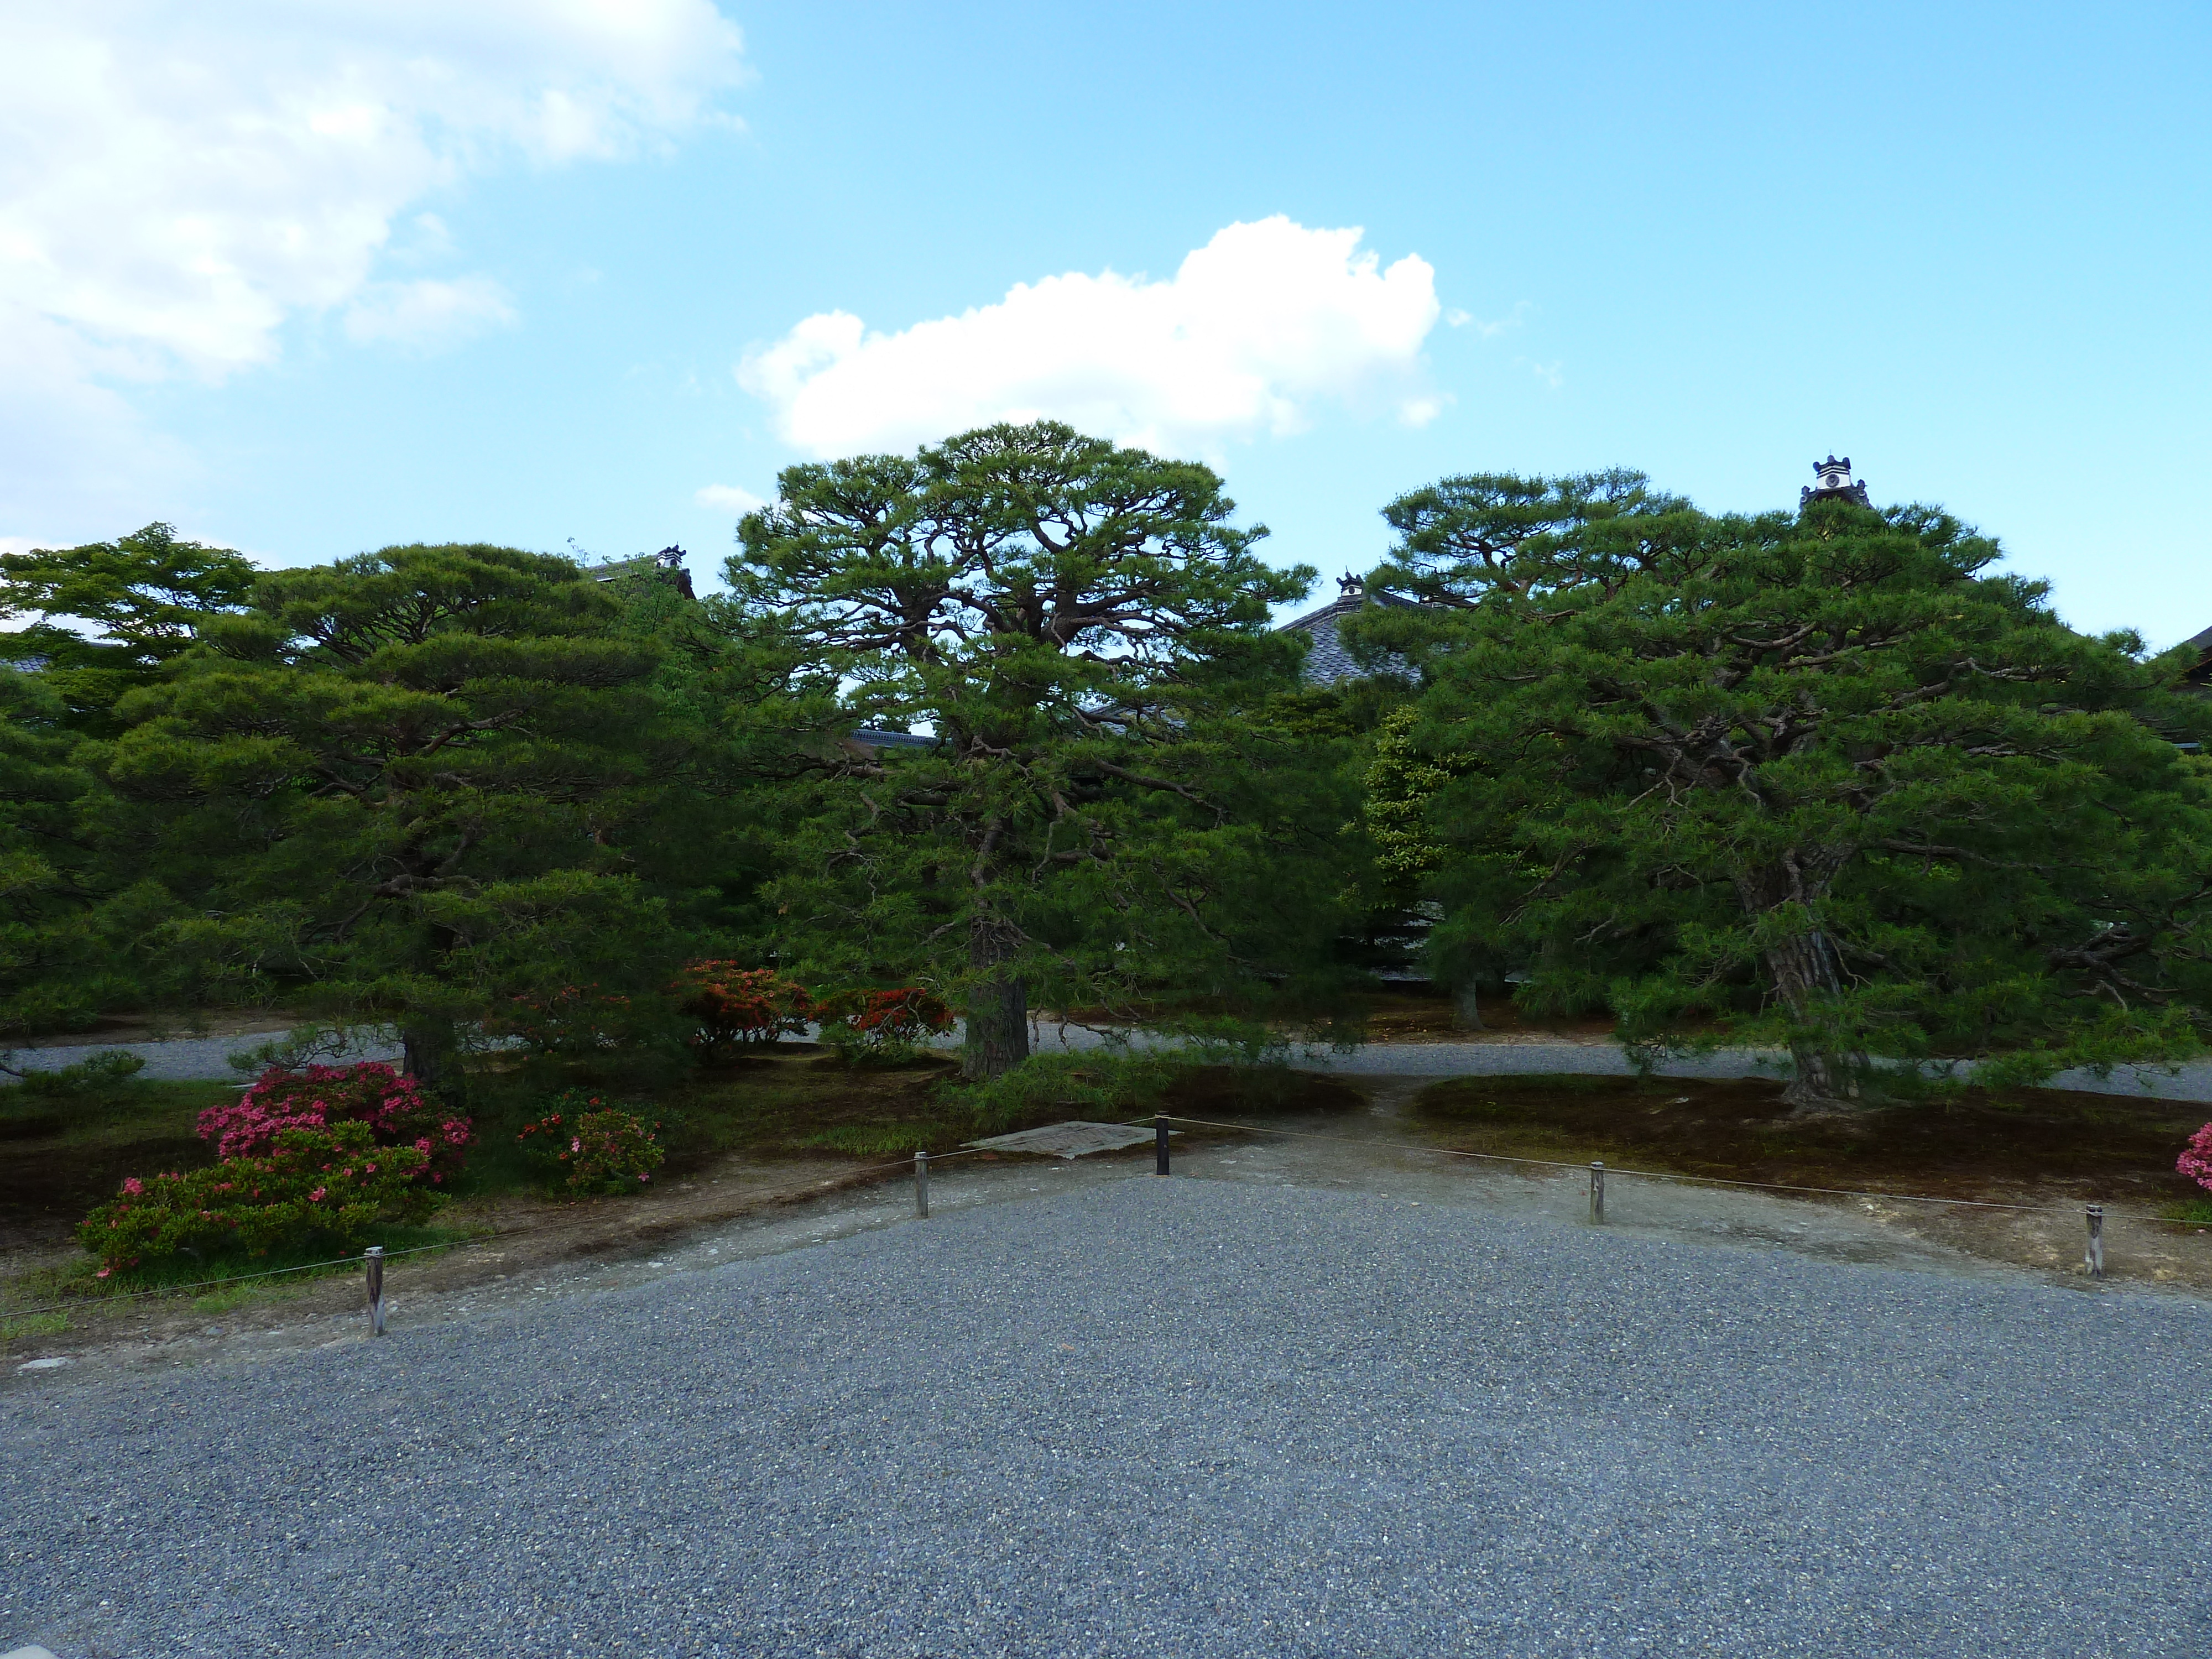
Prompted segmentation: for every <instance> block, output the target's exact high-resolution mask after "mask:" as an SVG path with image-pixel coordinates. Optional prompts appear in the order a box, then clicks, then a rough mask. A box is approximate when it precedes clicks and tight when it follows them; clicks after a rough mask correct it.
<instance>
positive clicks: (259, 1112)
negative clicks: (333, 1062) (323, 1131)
mask: <svg viewBox="0 0 2212 1659" xmlns="http://www.w3.org/2000/svg"><path fill="white" fill-rule="evenodd" d="M337 1123H364V1124H367V1125H368V1130H369V1133H370V1135H371V1136H372V1137H373V1138H374V1140H375V1142H376V1144H377V1145H378V1146H412V1147H414V1148H415V1150H416V1151H417V1152H421V1153H422V1156H423V1159H424V1163H423V1178H424V1179H425V1180H427V1181H428V1182H430V1184H431V1185H433V1186H442V1185H444V1184H445V1182H446V1180H447V1177H448V1176H453V1175H456V1174H459V1171H460V1168H461V1151H462V1149H463V1148H464V1147H465V1146H467V1145H468V1144H469V1142H470V1140H471V1139H473V1134H472V1132H471V1126H470V1123H469V1120H468V1119H466V1118H465V1117H455V1116H453V1115H451V1114H449V1113H447V1112H445V1111H442V1110H441V1109H439V1108H438V1107H437V1106H436V1105H435V1104H433V1103H431V1102H429V1101H427V1100H425V1099H423V1098H422V1091H421V1090H420V1089H419V1088H418V1087H416V1082H415V1079H413V1078H411V1077H405V1076H403V1075H401V1074H400V1073H398V1072H395V1071H393V1070H392V1067H391V1066H387V1065H386V1064H385V1063H384V1062H383V1061H382V1060H363V1061H362V1062H361V1063H359V1064H358V1065H354V1066H308V1067H307V1068H306V1069H305V1070H303V1071H298V1072H292V1071H287V1070H285V1069H284V1068H283V1066H271V1067H270V1069H269V1070H268V1071H265V1072H264V1073H262V1074H261V1076H260V1077H259V1079H257V1080H256V1081H255V1083H254V1085H253V1086H252V1088H250V1089H248V1090H246V1092H245V1093H243V1094H241V1095H240V1097H238V1098H237V1100H235V1101H234V1102H230V1103H226V1104H224V1105H221V1106H210V1107H209V1108H208V1109H207V1110H205V1111H204V1112H202V1113H201V1114H200V1120H199V1131H200V1139H203V1140H212V1141H214V1142H215V1149H216V1156H217V1157H219V1158H242V1157H250V1156H252V1155H254V1154H256V1153H261V1152H268V1151H269V1150H270V1148H271V1147H273V1146H275V1145H276V1137H277V1136H278V1135H280V1134H282V1133H283V1132H284V1131H285V1130H287V1129H320V1128H323V1127H326V1126H328V1125H331V1124H337Z"/></svg>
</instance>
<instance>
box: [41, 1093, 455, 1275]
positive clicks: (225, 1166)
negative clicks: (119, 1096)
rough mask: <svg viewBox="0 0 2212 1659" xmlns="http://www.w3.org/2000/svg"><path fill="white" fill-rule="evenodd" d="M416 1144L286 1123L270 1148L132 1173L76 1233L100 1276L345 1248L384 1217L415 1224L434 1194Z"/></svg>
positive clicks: (342, 1127)
mask: <svg viewBox="0 0 2212 1659" xmlns="http://www.w3.org/2000/svg"><path fill="white" fill-rule="evenodd" d="M427 1162H428V1158H427V1156H426V1155H425V1154H424V1153H422V1152H417V1151H416V1149H415V1148H413V1147H412V1146H376V1145H375V1144H374V1141H373V1140H372V1139H371V1138H370V1134H369V1128H368V1125H367V1124H366V1123H360V1122H346V1123H336V1124H332V1125H331V1126H330V1127H328V1128H326V1129H319V1130H316V1129H287V1130H285V1131H284V1132H283V1133H281V1134H279V1135H278V1136H277V1137H276V1149H275V1150H274V1151H273V1152H269V1153H266V1154H264V1155H263V1156H260V1157H257V1158H226V1159H225V1160H223V1161H222V1163H220V1164H215V1165H213V1166H212V1167H210V1168H207V1169H202V1170H190V1171H187V1172H185V1173H183V1174H168V1175H159V1176H154V1177H153V1179H151V1180H150V1181H142V1180H140V1179H138V1178H137V1177H135V1176H134V1177H133V1178H131V1180H128V1181H126V1182H124V1183H123V1191H122V1193H121V1194H119V1195H118V1197H117V1198H116V1199H115V1200H113V1201H112V1202H111V1203H107V1204H103V1205H102V1206H100V1208H98V1209H96V1210H94V1212H92V1213H91V1214H90V1215H89V1216H88V1217H86V1218H85V1220H84V1223H83V1225H82V1226H81V1227H80V1228H79V1229H78V1230H77V1236H78V1237H79V1239H80V1240H81V1241H82V1243H83V1244H84V1247H85V1249H88V1250H90V1251H91V1252H92V1253H93V1254H94V1255H97V1256H98V1257H99V1258H100V1264H101V1266H100V1276H101V1277H103V1278H105V1277H106V1276H107V1275H108V1274H109V1273H113V1272H115V1271H117V1270H118V1269H121V1268H126V1267H137V1266H139V1265H140V1264H141V1263H144V1262H149V1261H159V1260H161V1259H162V1258H165V1257H169V1256H173V1255H180V1254H181V1255H191V1256H193V1257H194V1258H196V1259H200V1258H205V1257H211V1256H217V1255H234V1254H243V1255H266V1254H268V1253H269V1252H270V1250H272V1249H301V1248H304V1247H307V1246H308V1245H318V1246H322V1247H325V1248H327V1249H333V1250H340V1251H345V1250H351V1249H355V1248H356V1246H357V1245H359V1244H360V1243H362V1241H363V1240H365V1239H366V1238H367V1237H368V1236H369V1234H370V1231H371V1230H372V1229H374V1227H375V1226H377V1225H379V1224H380V1223H384V1222H417V1221H421V1220H422V1218H425V1217H426V1216H428V1214H429V1213H430V1212H431V1210H432V1209H434V1208H435V1206H436V1205H437V1202H438V1200H437V1197H436V1195H435V1194H433V1193H432V1192H430V1191H429V1189H428V1188H425V1187H422V1186H421V1185H420V1184H418V1183H417V1182H416V1180H415V1176H416V1173H417V1172H418V1171H419V1170H421V1169H422V1166H423V1165H424V1164H426V1163H427Z"/></svg>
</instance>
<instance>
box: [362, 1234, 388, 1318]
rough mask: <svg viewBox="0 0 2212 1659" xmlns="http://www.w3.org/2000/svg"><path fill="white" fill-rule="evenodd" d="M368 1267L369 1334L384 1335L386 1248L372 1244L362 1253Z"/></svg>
mask: <svg viewBox="0 0 2212 1659" xmlns="http://www.w3.org/2000/svg"><path fill="white" fill-rule="evenodd" d="M362 1261H365V1262H366V1263H367V1264H368V1334H370V1335H371V1336H382V1335H383V1334H384V1246H383V1245H381V1244H372V1245H370V1246H369V1247H368V1249H366V1250H364V1251H362Z"/></svg>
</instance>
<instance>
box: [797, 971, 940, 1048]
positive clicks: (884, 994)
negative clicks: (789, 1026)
mask: <svg viewBox="0 0 2212 1659" xmlns="http://www.w3.org/2000/svg"><path fill="white" fill-rule="evenodd" d="M822 1012H823V1030H822V1036H823V1041H824V1042H829V1043H831V1044H832V1045H834V1046H837V1047H850V1048H858V1049H860V1051H862V1052H863V1053H866V1054H872V1055H876V1056H878V1057H889V1056H893V1055H905V1054H911V1053H912V1052H913V1051H914V1050H915V1048H918V1047H920V1045H921V1043H922V1042H924V1041H925V1040H926V1039H927V1038H929V1037H932V1036H936V1035H937V1034H938V1033H939V1032H942V1031H949V1030H951V1029H952V1024H953V1013H952V1010H951V1009H950V1008H948V1007H946V1006H945V1004H944V1002H943V1001H942V1000H939V999H938V998H937V997H934V996H932V995H931V994H929V993H928V992H927V991H925V990H923V989H921V987H919V986H914V985H909V986H907V987H904V988H903V989H901V990H896V991H848V992H847V993H845V994H843V995H842V996H839V997H835V998H833V999H831V1000H830V1001H829V1003H827V1004H825V1005H824V1006H823V1011H822ZM833 1022H834V1023H833Z"/></svg>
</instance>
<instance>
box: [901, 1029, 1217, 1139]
mask: <svg viewBox="0 0 2212 1659" xmlns="http://www.w3.org/2000/svg"><path fill="white" fill-rule="evenodd" d="M1193 1064H1194V1062H1193V1061H1192V1060H1191V1059H1190V1058H1188V1056H1185V1055H1182V1054H1175V1053H1172V1052H1163V1051H1159V1050H1137V1051H1127V1050H1125V1051H1122V1052H1120V1053H1114V1052H1110V1051H1109V1052H1101V1051H1099V1050H1097V1049H1092V1050H1090V1051H1088V1052H1086V1053H1083V1054H1031V1055H1030V1057H1029V1058H1028V1059H1026V1060H1024V1061H1023V1062H1022V1063H1021V1064H1020V1065H1019V1066H1014V1067H1013V1068H1012V1069H1011V1070H1009V1071H1006V1072H1004V1073H1000V1075H999V1076H997V1077H994V1078H990V1079H984V1080H981V1081H979V1082H974V1083H969V1084H965V1085H957V1086H955V1087H950V1088H947V1089H945V1091H943V1092H944V1093H945V1095H946V1096H947V1097H948V1098H949V1099H951V1100H954V1101H957V1102H958V1103H960V1105H961V1106H962V1107H963V1108H964V1109H966V1110H967V1111H968V1112H969V1114H970V1115H971V1116H972V1118H973V1121H974V1122H975V1132H976V1133H978V1134H992V1133H998V1132H999V1131H1000V1130H1003V1129H1005V1128H1006V1127H1008V1126H1009V1125H1012V1124H1014V1123H1018V1122H1021V1121H1024V1120H1027V1119H1030V1118H1036V1117H1047V1116H1056V1117H1067V1118H1085V1119H1095V1120H1101V1121H1115V1120H1119V1119H1121V1118H1130V1117H1138V1116H1142V1115H1146V1114H1148V1113H1150V1112H1151V1111H1152V1110H1153V1109H1155V1108H1156V1106H1157V1104H1158V1100H1159V1097H1160V1095H1161V1093H1162V1092H1163V1091H1164V1090H1165V1089H1166V1088H1167V1087H1168V1085H1170V1084H1171V1083H1172V1082H1174V1081H1175V1079H1176V1078H1177V1077H1179V1076H1182V1075H1183V1074H1184V1073H1187V1072H1188V1071H1189V1070H1190V1069H1191V1067H1192V1066H1193Z"/></svg>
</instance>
